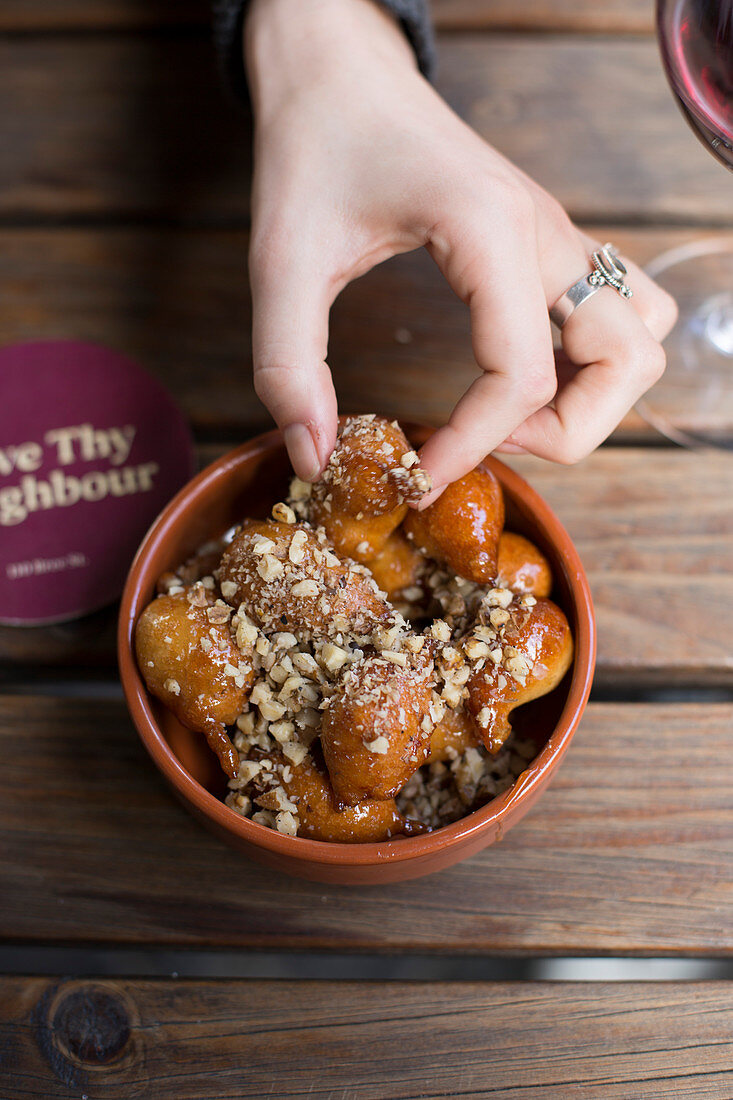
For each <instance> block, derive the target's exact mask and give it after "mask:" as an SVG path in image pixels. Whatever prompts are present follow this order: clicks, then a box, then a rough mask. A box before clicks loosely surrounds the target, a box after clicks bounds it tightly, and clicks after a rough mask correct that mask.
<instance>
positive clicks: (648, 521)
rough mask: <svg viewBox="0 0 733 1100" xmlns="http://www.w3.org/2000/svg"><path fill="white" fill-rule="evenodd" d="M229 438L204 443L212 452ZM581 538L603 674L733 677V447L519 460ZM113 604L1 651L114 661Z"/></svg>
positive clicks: (610, 680) (680, 681)
mask: <svg viewBox="0 0 733 1100" xmlns="http://www.w3.org/2000/svg"><path fill="white" fill-rule="evenodd" d="M222 449H223V448H221V447H211V448H205V449H204V450H203V451H202V453H201V457H202V460H205V459H209V460H212V459H213V458H214V457H215V456H216V455H218V454H220V453H221V451H222ZM511 464H512V465H513V466H515V467H516V468H517V469H518V470H519V471H520V472H521V473H522V474H524V475H525V476H526V477H527V479H528V480H529V481H530V483H531V484H532V485H533V486H534V487H535V488H536V489H537V490H538V492H539V493H540V494H541V495H542V496H543V497H545V498H546V499H547V501H548V502H549V503H550V505H551V506H552V507H553V508H554V509H555V511H556V512H557V514H558V516H559V517H560V519H561V520H562V522H563V523H564V524H565V526H566V527H567V528H568V530H569V532H570V535H571V536H572V538H573V539H574V541H575V543H576V545H577V547H578V550H579V552H580V555H581V558H582V560H583V562H584V564H585V567H586V570H587V572H588V576H589V579H590V583H591V588H592V591H593V598H594V601H595V606H596V614H597V619H598V636H599V640H598V667H597V673H596V683H597V684H598V685H601V686H606V687H609V686H615V687H619V689H620V690H623V689H624V688H626V687H628V686H629V685H638V686H640V687H651V686H653V685H661V686H665V685H676V686H682V685H686V686H688V687H702V686H714V685H731V683H733V643H732V642H731V634H730V629H729V623H728V618H729V616H728V614H727V611H726V609H729V608H731V607H733V503H732V502H731V493H730V486H731V484H733V454H731V453H730V452H724V451H720V452H717V453H705V452H701V453H693V452H687V451H682V450H677V449H669V450H667V449H660V450H658V449H653V448H648V449H632V448H603V449H601V450H600V451H597V452H596V453H595V454H594V455H592V456H591V457H590V458H589V459H587V460H586V461H585V462H583V463H581V464H580V465H579V466H577V467H574V468H571V469H567V468H565V467H557V466H554V465H551V464H549V463H544V462H542V461H539V460H535V459H530V458H519V459H518V458H512V459H511ZM113 647H114V614H113V612H107V613H101V614H99V615H97V616H94V617H93V618H92V619H90V620H82V621H81V622H80V623H78V624H74V623H69V624H64V625H61V626H55V627H43V628H27V629H19V628H11V627H5V628H2V629H0V658H2V659H5V660H10V661H15V662H19V663H23V662H26V663H31V664H35V665H43V664H50V665H53V664H61V665H78V664H79V663H82V664H85V663H87V662H89V663H91V664H93V665H107V666H109V665H110V664H112V663H114V648H113Z"/></svg>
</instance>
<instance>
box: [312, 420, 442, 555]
mask: <svg viewBox="0 0 733 1100" xmlns="http://www.w3.org/2000/svg"><path fill="white" fill-rule="evenodd" d="M429 487H430V482H429V479H428V477H427V474H426V473H425V472H424V471H423V470H421V469H420V468H419V466H418V458H417V455H416V454H415V452H414V451H413V450H412V448H411V447H410V444H409V443H408V442H407V439H406V438H405V435H404V433H403V431H402V429H401V428H400V426H399V425H398V424H397V422H396V421H389V420H385V418H384V417H381V416H372V415H368V416H342V417H340V418H339V435H338V439H337V440H336V447H335V448H334V451H333V454H332V455H331V458H330V459H329V462H328V465H327V466H326V469H325V470H324V471H323V474H322V475H321V477H320V478H319V479H318V481H316V482H314V483H313V487H312V492H311V497H310V505H309V508H310V511H309V517H308V518H309V519H310V520H311V522H312V523H313V524H315V525H316V526H321V527H323V528H324V529H325V531H326V534H327V535H328V538H329V539H330V540H331V542H332V544H333V546H334V548H335V550H336V552H337V553H338V554H340V555H341V556H343V557H347V558H353V559H354V561H359V562H369V561H371V560H372V559H373V558H375V557H376V556H377V555H378V554H380V553H381V552H382V550H383V549H384V546H385V543H386V541H387V539H388V538H389V536H390V535H391V534H392V532H393V531H394V530H395V529H396V528H397V527H398V526H399V525H400V523H401V522H402V520H403V519H404V517H405V514H406V512H407V506H408V504H412V503H416V502H417V501H418V500H419V499H420V497H421V496H422V494H423V493H425V492H426V491H427V489H428V488H429Z"/></svg>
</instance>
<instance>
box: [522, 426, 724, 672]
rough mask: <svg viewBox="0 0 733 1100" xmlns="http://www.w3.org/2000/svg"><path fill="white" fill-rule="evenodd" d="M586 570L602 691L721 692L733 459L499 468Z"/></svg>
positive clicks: (633, 456) (609, 451) (630, 458)
mask: <svg viewBox="0 0 733 1100" xmlns="http://www.w3.org/2000/svg"><path fill="white" fill-rule="evenodd" d="M509 461H510V464H511V465H512V466H515V467H516V468H517V469H518V470H520V472H521V473H522V475H523V476H525V477H526V478H527V479H528V481H529V482H530V483H531V484H532V485H533V486H534V487H535V488H536V489H537V491H538V492H539V493H540V494H541V495H542V496H544V497H545V498H546V499H547V501H548V502H549V503H550V505H551V506H552V507H553V508H554V509H555V511H556V512H557V514H558V515H559V516H560V517H561V518H562V521H563V523H564V524H565V526H566V527H567V529H568V531H569V532H570V534H571V536H572V538H573V540H574V541H575V544H576V546H577V548H578V551H579V553H580V556H581V559H582V561H583V562H584V564H585V567H586V570H587V572H588V576H589V580H590V583H591V588H592V591H593V600H594V604H595V608H596V615H597V619H598V634H599V677H598V682H602V683H605V684H614V683H624V684H628V683H630V682H636V683H639V684H641V685H647V686H648V685H651V684H653V683H656V684H660V685H662V686H673V685H678V686H679V685H680V684H682V683H686V684H687V685H688V686H693V687H694V686H702V685H704V684H714V683H727V684H729V683H730V682H731V673H732V672H733V642H732V641H731V633H730V627H729V623H728V616H729V612H730V609H731V608H733V497H732V496H731V491H730V487H731V485H733V454H732V453H731V452H729V451H717V452H705V451H700V452H692V451H683V450H677V449H675V450H646V451H645V450H633V449H625V448H624V449H615V448H603V449H602V450H600V451H597V452H596V453H595V454H594V455H591V457H590V458H589V459H586V460H585V461H584V462H582V463H581V464H580V465H579V466H577V467H576V468H575V469H574V470H567V469H565V470H563V469H558V468H557V467H556V466H552V465H551V464H549V463H546V462H543V461H541V460H539V459H534V458H528V457H527V458H522V459H520V460H517V459H509Z"/></svg>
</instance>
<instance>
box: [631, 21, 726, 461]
mask: <svg viewBox="0 0 733 1100" xmlns="http://www.w3.org/2000/svg"><path fill="white" fill-rule="evenodd" d="M657 34H658V37H659V46H660V50H661V54H662V61H663V63H664V68H665V70H666V73H667V79H668V80H669V83H670V86H671V88H672V91H673V92H674V94H675V96H676V98H677V102H678V104H679V106H680V107H681V108H682V113H683V114H684V116H685V118H686V119H687V121H688V122H689V124H690V126H691V127H692V129H693V131H694V132H695V134H696V135H697V136H698V137H699V138H700V140H701V141H702V142H703V143H704V145H705V146H706V147H707V148H708V149H710V151H711V152H712V153H713V154H714V155H715V157H717V159H718V161H719V162H720V163H721V164H724V165H725V166H726V168H729V169H731V170H733V0H657ZM646 270H647V273H648V274H649V275H651V276H652V278H653V279H656V281H657V282H658V283H659V284H660V286H662V287H664V289H665V290H667V291H668V293H669V294H671V295H672V297H673V298H674V299H675V300H676V302H677V306H678V309H679V319H678V321H677V324H676V325H675V327H674V328H673V329H672V332H671V333H670V334H669V336H668V337H667V339H666V340H665V341H664V347H665V350H666V352H667V370H666V371H665V373H664V375H663V376H662V378H661V380H660V381H659V382H657V384H656V386H654V387H653V388H652V389H651V390H650V391H649V393H648V394H647V396H646V397H645V398H643V399H642V400H641V401H639V402H638V403H637V406H636V408H637V411H638V412H639V413H641V415H642V416H643V417H644V419H645V420H647V421H648V422H649V423H650V424H652V425H653V426H654V427H655V428H656V429H657V430H658V431H660V432H661V433H662V434H663V435H665V436H667V438H668V439H671V440H673V441H674V442H675V443H679V444H680V445H681V446H684V447H696V448H699V447H703V448H706V447H710V446H718V447H722V448H725V449H726V450H733V241H732V240H731V238H730V235H721V236H718V237H712V238H710V239H707V240H701V241H691V242H689V243H687V244H683V245H680V246H679V247H677V248H672V249H671V250H670V251H669V252H665V253H664V254H663V255H661V256H658V257H657V258H656V260H652V262H651V263H650V264H648V265H647V269H646Z"/></svg>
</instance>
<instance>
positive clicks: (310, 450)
mask: <svg viewBox="0 0 733 1100" xmlns="http://www.w3.org/2000/svg"><path fill="white" fill-rule="evenodd" d="M283 437H284V439H285V446H286V447H287V449H288V454H289V455H290V461H291V462H292V464H293V469H294V470H295V472H296V474H297V475H298V477H299V478H300V479H301V480H302V481H315V479H316V478H317V477H318V475H319V473H320V472H321V460H320V459H319V457H318V451H317V450H316V445H315V443H314V441H313V436H312V435H311V433H310V432H309V431H308V429H307V428H306V426H305V424H290V425H289V426H288V427H287V428H286V429H285V430H284V432H283Z"/></svg>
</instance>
